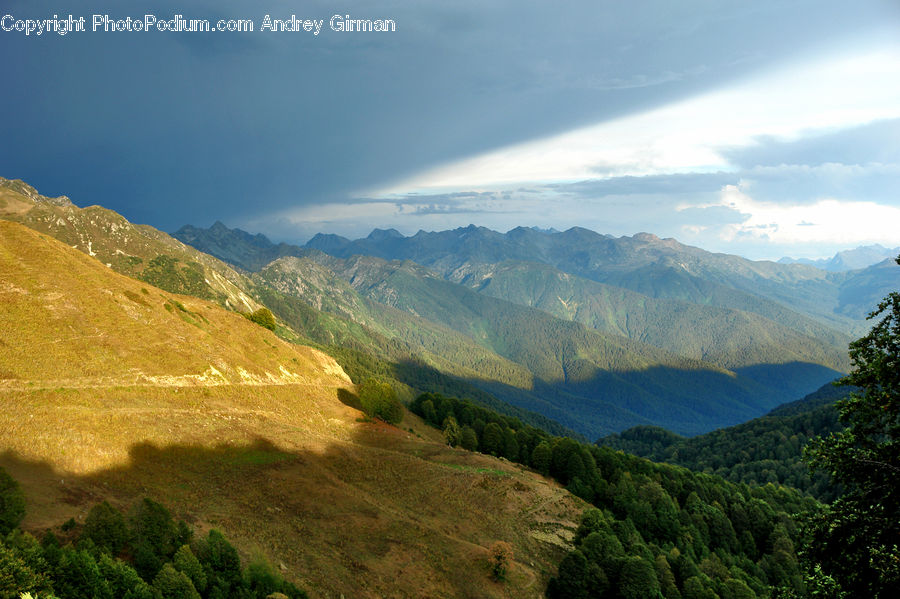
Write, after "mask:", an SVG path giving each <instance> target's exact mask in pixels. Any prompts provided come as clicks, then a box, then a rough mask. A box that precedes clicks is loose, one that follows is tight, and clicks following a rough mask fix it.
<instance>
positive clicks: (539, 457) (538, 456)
mask: <svg viewBox="0 0 900 599" xmlns="http://www.w3.org/2000/svg"><path fill="white" fill-rule="evenodd" d="M552 457H553V449H552V448H551V447H550V444H549V443H547V442H546V441H541V442H540V443H538V444H537V445H536V446H535V448H534V451H532V452H531V467H532V468H534V469H535V470H537V471H538V472H540V473H541V474H543V475H544V476H547V475H548V474H550V459H551V458H552Z"/></svg>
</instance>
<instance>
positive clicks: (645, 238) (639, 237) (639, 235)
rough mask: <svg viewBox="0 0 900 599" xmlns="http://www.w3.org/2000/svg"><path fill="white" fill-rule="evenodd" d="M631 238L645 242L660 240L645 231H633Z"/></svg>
mask: <svg viewBox="0 0 900 599" xmlns="http://www.w3.org/2000/svg"><path fill="white" fill-rule="evenodd" d="M633 239H635V240H636V241H643V242H645V243H654V242H657V241H661V240H660V238H659V237H657V236H656V235H654V234H653V233H646V232H641V233H635V234H634V237H633Z"/></svg>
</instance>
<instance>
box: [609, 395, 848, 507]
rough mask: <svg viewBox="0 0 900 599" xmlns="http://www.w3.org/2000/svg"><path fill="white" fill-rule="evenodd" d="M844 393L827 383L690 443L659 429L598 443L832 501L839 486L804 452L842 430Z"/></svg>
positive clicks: (641, 429)
mask: <svg viewBox="0 0 900 599" xmlns="http://www.w3.org/2000/svg"><path fill="white" fill-rule="evenodd" d="M846 394H847V392H846V391H843V390H837V389H835V388H834V387H833V386H832V385H827V386H826V387H825V388H823V389H820V390H819V391H817V392H816V393H813V394H810V395H809V396H807V398H805V399H804V400H801V401H798V402H793V403H792V404H790V405H787V406H784V407H781V408H778V409H776V410H773V411H772V412H771V413H770V414H768V415H766V416H763V417H762V418H755V419H753V420H750V421H749V422H745V423H743V424H739V425H737V426H732V427H729V428H725V429H719V430H716V431H713V432H711V433H707V434H705V435H700V436H697V437H691V438H689V439H686V438H684V437H681V436H680V435H676V434H674V433H671V432H669V431H667V430H665V429H661V428H659V427H655V426H638V427H634V428H631V429H628V430H626V431H623V432H621V433H619V434H615V435H610V436H607V437H603V438H602V439H599V440H598V441H597V443H598V444H599V445H604V446H607V447H612V448H613V449H621V450H623V451H626V452H628V453H632V454H634V455H638V456H641V457H645V458H648V459H651V460H653V461H656V462H669V463H671V464H678V465H680V466H685V467H686V468H690V469H691V470H694V471H697V472H706V473H710V474H716V475H718V476H721V477H723V478H725V479H727V480H730V481H732V482H736V483H746V484H750V485H760V484H766V483H769V482H773V483H780V484H783V485H787V486H790V487H794V488H795V489H799V490H801V491H804V492H807V493H809V494H810V495H813V496H814V497H816V498H817V499H819V500H823V501H829V500H832V499H834V498H835V497H836V495H837V493H838V491H839V489H840V487H839V486H835V485H833V484H831V481H830V479H829V476H828V475H827V473H826V472H822V471H820V472H815V473H810V472H809V469H808V468H807V466H806V465H805V464H804V463H803V461H802V454H803V448H804V447H805V446H806V444H807V443H808V441H809V440H810V439H811V438H813V437H815V436H816V435H824V434H828V433H831V432H836V431H839V430H841V428H843V426H842V425H841V424H840V422H838V414H837V409H836V408H835V407H834V405H833V404H834V401H836V400H837V399H839V398H841V397H844V396H846Z"/></svg>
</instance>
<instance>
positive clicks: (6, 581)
mask: <svg viewBox="0 0 900 599" xmlns="http://www.w3.org/2000/svg"><path fill="white" fill-rule="evenodd" d="M51 588H52V587H51V585H50V579H49V577H48V576H47V575H46V573H45V572H44V571H41V570H40V569H37V570H36V569H35V568H34V567H32V566H31V565H30V564H29V563H28V560H26V558H25V557H24V556H23V555H22V552H20V551H17V550H16V549H15V548H14V547H8V546H7V545H6V544H4V543H3V542H2V541H0V599H18V598H19V593H23V592H30V593H32V594H34V595H38V594H40V595H43V594H44V593H47V592H49V591H50V590H51Z"/></svg>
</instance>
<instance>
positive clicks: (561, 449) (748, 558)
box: [411, 394, 817, 599]
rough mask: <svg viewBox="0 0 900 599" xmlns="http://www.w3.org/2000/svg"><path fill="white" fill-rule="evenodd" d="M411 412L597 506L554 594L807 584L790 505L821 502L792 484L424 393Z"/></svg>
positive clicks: (740, 593)
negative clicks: (695, 466)
mask: <svg viewBox="0 0 900 599" xmlns="http://www.w3.org/2000/svg"><path fill="white" fill-rule="evenodd" d="M411 409H412V410H413V411H414V412H415V413H416V414H419V415H420V416H422V417H423V418H424V419H425V421H426V422H427V423H429V424H431V425H432V426H434V427H436V428H441V429H442V430H443V433H444V436H445V438H446V439H447V440H448V442H449V443H451V444H454V445H460V446H462V447H466V448H469V449H472V450H478V451H480V452H482V453H487V454H492V455H496V456H503V457H505V458H506V459H508V460H511V461H514V462H519V463H522V464H527V465H530V466H531V467H532V468H534V469H535V470H537V471H539V472H543V473H545V474H547V475H549V476H551V477H553V478H555V479H556V480H558V481H559V482H561V483H563V484H566V485H567V488H568V489H569V490H570V491H571V492H572V493H574V494H576V495H579V496H580V497H582V498H584V499H585V500H587V501H589V502H591V503H592V504H593V505H594V506H595V507H596V509H589V510H587V511H586V512H585V514H584V516H583V518H582V521H581V525H580V526H579V528H578V530H577V531H576V534H575V546H574V548H573V550H572V551H570V552H569V553H568V555H566V557H565V558H564V559H563V560H562V562H561V563H560V565H559V570H558V573H557V575H556V577H554V578H553V579H552V580H551V581H550V584H549V585H548V587H547V597H549V598H551V599H572V598H575V597H581V598H586V597H597V598H601V599H602V598H609V599H616V598H621V597H635V598H637V597H648V598H652V597H660V596H661V597H666V598H677V597H682V596H687V597H716V596H721V597H729V598H731V597H741V598H747V599H753V598H755V597H770V596H772V592H773V590H774V589H775V588H781V589H789V590H792V591H801V590H802V589H803V582H802V575H801V570H800V565H799V560H798V558H797V555H796V553H795V551H794V547H795V545H796V544H797V543H798V541H799V538H798V536H799V535H798V530H797V523H796V522H795V520H794V514H797V513H798V512H800V511H814V510H816V509H817V504H816V502H815V501H814V500H812V499H811V498H809V497H806V498H804V497H802V495H801V494H800V493H799V492H797V491H796V490H793V489H789V488H785V487H780V486H776V485H773V484H766V485H765V486H757V485H752V486H748V485H745V484H735V483H730V482H727V481H724V480H722V479H721V478H719V477H717V476H710V475H707V474H700V473H694V472H690V471H688V470H685V469H684V468H680V467H677V466H670V465H664V464H654V463H652V462H649V461H647V460H645V459H642V458H637V457H634V456H629V455H625V454H623V453H621V452H616V451H613V450H611V449H609V448H606V447H598V446H596V445H593V446H591V445H584V444H579V443H577V442H575V441H573V440H572V439H564V438H558V437H556V438H554V437H551V436H548V435H546V434H544V433H542V432H541V431H537V430H534V429H531V428H529V427H527V426H523V425H522V423H520V422H516V421H514V420H511V419H508V418H503V417H501V416H499V415H497V414H493V413H491V412H490V411H488V410H483V409H479V408H478V407H477V406H473V405H472V404H470V403H469V402H465V401H459V400H457V399H455V398H451V397H442V396H439V395H433V394H426V395H422V396H420V397H418V398H416V400H415V401H414V402H413V404H412V405H411Z"/></svg>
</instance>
